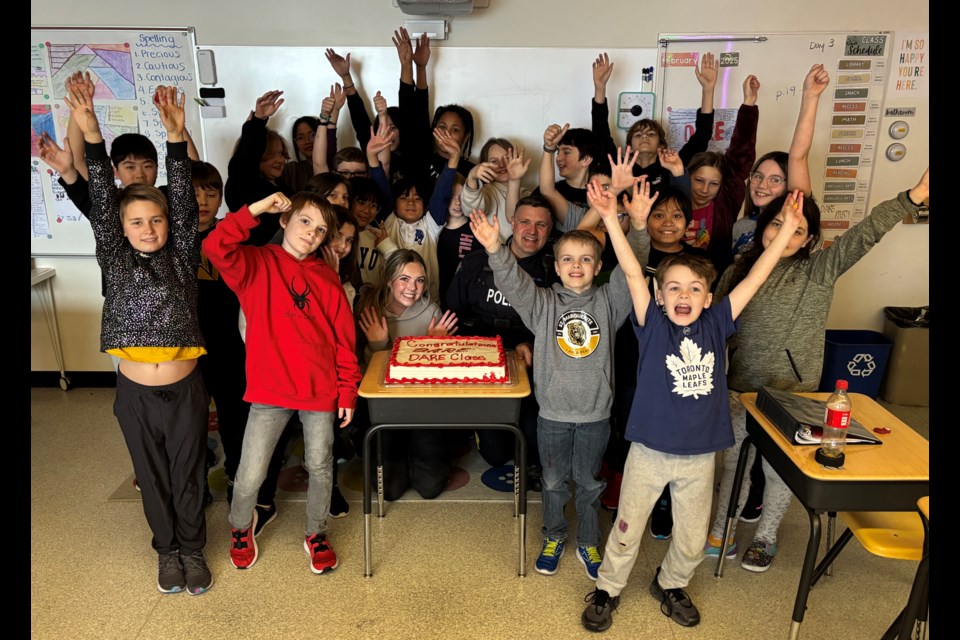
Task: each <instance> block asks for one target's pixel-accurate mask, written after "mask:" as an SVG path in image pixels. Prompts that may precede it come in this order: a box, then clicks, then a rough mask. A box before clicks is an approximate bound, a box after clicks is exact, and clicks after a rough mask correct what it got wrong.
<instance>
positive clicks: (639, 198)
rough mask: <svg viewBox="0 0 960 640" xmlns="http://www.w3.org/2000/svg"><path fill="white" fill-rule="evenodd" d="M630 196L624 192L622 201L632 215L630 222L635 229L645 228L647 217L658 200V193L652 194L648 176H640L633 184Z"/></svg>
mask: <svg viewBox="0 0 960 640" xmlns="http://www.w3.org/2000/svg"><path fill="white" fill-rule="evenodd" d="M630 195H631V197H630V198H628V197H627V194H623V197H622V199H621V201H622V202H623V208H624V209H626V211H627V215H628V216H630V224H631V225H632V226H633V228H634V229H643V228H645V227H646V226H647V217H648V216H649V215H650V211H652V210H653V203H654V202H656V201H657V193H656V192H653V195H651V194H650V183H649V182H647V176H640V179H639V180H638V181H637V182H636V183H635V184H634V185H633V191H632V193H631V194H630Z"/></svg>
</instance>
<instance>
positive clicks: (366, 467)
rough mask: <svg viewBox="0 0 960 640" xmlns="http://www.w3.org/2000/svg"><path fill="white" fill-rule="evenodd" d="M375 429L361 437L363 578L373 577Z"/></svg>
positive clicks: (369, 430) (372, 428)
mask: <svg viewBox="0 0 960 640" xmlns="http://www.w3.org/2000/svg"><path fill="white" fill-rule="evenodd" d="M375 431H376V428H375V427H371V428H370V429H368V430H367V433H366V434H364V436H363V577H364V578H369V577H371V576H373V572H372V571H371V570H370V565H371V562H370V546H371V545H370V511H371V509H370V507H371V504H370V503H371V502H372V500H371V498H370V492H371V487H370V471H371V468H370V440H371V439H372V437H373V435H374V432H375Z"/></svg>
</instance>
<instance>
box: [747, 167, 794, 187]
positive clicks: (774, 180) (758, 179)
mask: <svg viewBox="0 0 960 640" xmlns="http://www.w3.org/2000/svg"><path fill="white" fill-rule="evenodd" d="M764 180H766V181H767V182H769V183H770V184H772V185H773V186H775V187H779V186H780V185H782V184H783V183H784V182H786V181H787V179H786V178H784V177H783V176H765V175H763V174H762V173H760V172H759V171H754V172H753V173H751V174H750V182H752V183H753V184H763V181H764Z"/></svg>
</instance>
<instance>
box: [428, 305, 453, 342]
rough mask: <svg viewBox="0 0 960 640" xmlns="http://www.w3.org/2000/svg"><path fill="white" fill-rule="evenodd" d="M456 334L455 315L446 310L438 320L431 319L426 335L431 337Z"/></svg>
mask: <svg viewBox="0 0 960 640" xmlns="http://www.w3.org/2000/svg"><path fill="white" fill-rule="evenodd" d="M456 332H457V314H455V313H454V312H453V311H450V310H447V311H445V312H444V313H443V315H442V316H440V318H431V319H430V325H429V326H428V327H427V335H428V336H431V337H442V336H452V335H453V334H455V333H456Z"/></svg>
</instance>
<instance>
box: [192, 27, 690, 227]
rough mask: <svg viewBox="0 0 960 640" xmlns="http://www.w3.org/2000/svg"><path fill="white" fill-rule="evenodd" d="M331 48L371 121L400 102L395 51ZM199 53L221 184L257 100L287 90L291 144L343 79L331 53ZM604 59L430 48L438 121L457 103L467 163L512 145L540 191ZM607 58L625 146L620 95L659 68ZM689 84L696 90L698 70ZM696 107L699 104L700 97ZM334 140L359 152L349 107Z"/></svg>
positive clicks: (642, 56) (286, 49) (615, 53)
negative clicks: (465, 129)
mask: <svg viewBox="0 0 960 640" xmlns="http://www.w3.org/2000/svg"><path fill="white" fill-rule="evenodd" d="M333 48H334V50H335V51H336V52H337V53H338V54H340V55H343V56H346V55H347V53H350V58H351V66H352V75H353V80H354V82H355V84H356V86H357V90H358V91H359V92H360V94H361V96H362V97H363V98H364V101H365V103H366V105H367V110H368V113H370V114H371V115H372V113H373V105H372V99H373V96H374V95H375V94H376V93H377V91H381V92H382V94H383V95H384V96H385V97H386V99H387V102H388V104H389V105H391V106H395V105H396V104H397V91H398V88H399V82H400V63H399V61H398V59H397V51H396V49H395V48H394V47H393V46H389V47H370V46H366V47H341V46H335V47H333ZM201 49H208V50H210V51H212V52H213V58H214V63H215V67H216V75H217V82H216V86H217V87H219V88H222V89H223V90H224V92H225V99H224V102H225V105H226V114H225V117H220V118H204V123H203V124H204V131H205V137H204V142H205V145H206V147H205V156H204V157H205V159H206V160H207V161H208V162H211V163H213V164H214V165H215V166H216V167H217V168H218V169H220V172H221V173H222V174H223V175H224V178H226V174H227V163H228V162H229V160H230V155H231V153H232V151H233V148H234V145H235V144H236V142H237V139H238V138H239V136H240V128H241V127H242V126H243V123H244V121H245V120H246V118H247V116H248V115H249V113H250V111H251V110H252V109H253V107H254V105H255V103H256V100H257V98H258V97H259V96H260V95H262V94H263V93H265V92H266V91H269V90H271V89H278V90H281V91H283V92H284V95H283V98H284V103H283V105H281V107H280V110H279V111H278V112H277V113H276V114H275V115H274V116H273V117H271V118H270V121H269V123H268V126H269V127H270V128H271V129H274V130H275V131H277V132H278V133H280V134H281V135H282V136H283V137H284V138H285V139H286V140H287V144H288V145H289V144H292V141H291V127H292V126H293V122H294V121H295V120H296V119H297V118H299V117H300V116H303V115H316V114H318V113H319V112H320V103H321V101H322V100H323V98H324V97H326V96H327V95H329V93H330V87H331V85H332V84H333V83H335V82H339V80H340V79H339V76H337V74H336V73H334V71H333V69H332V68H331V67H330V63H329V62H328V61H327V59H326V58H325V57H324V51H325V50H326V45H323V46H311V47H290V46H210V47H204V46H201ZM600 51H603V49H586V48H559V47H558V48H539V47H526V48H523V47H516V48H510V47H489V48H488V47H448V46H445V45H444V44H442V43H432V55H431V59H430V64H429V66H428V73H429V82H428V84H429V90H430V102H431V104H430V109H431V112H430V113H431V116H432V113H433V111H432V110H433V109H435V108H436V107H438V106H440V105H444V104H450V103H456V104H460V105H462V106H464V107H466V108H468V109H469V110H470V111H471V112H472V113H473V117H474V128H475V136H474V143H473V154H472V157H471V158H470V159H471V160H473V161H474V162H476V161H477V160H478V157H477V156H478V154H479V151H480V147H482V146H483V143H484V141H486V140H487V138H490V137H500V138H506V139H508V140H510V141H511V142H512V143H514V144H520V145H523V146H524V147H525V148H526V150H527V157H532V158H533V162H532V163H531V167H530V170H529V171H528V173H527V176H526V178H525V181H524V186H528V187H530V188H533V187H535V186H536V176H537V169H536V167H537V163H538V162H539V159H540V154H541V147H542V145H543V131H544V129H545V128H546V127H547V126H548V125H550V124H552V123H559V124H561V125H562V124H564V123H570V126H571V127H585V128H587V129H589V128H590V104H591V100H592V98H593V71H592V65H593V61H594V59H595V58H596V57H597V54H598V53H599V52H600ZM606 51H607V53H608V54H609V56H610V59H611V61H613V62H614V64H615V66H614V71H613V76H612V77H611V79H610V82H609V84H608V85H607V101H608V103H609V105H610V112H611V115H610V127H611V131H612V133H613V135H614V138H615V139H616V140H617V141H618V142H619V143H622V141H623V134H624V132H623V131H621V130H619V129H618V128H617V125H616V122H617V120H616V112H617V106H616V105H617V99H618V96H619V95H620V93H621V92H624V91H651V90H652V84H649V86H647V84H645V82H644V80H643V76H644V74H643V69H644V68H652V67H653V66H654V64H655V58H656V49H655V48H631V49H626V48H624V49H606ZM689 83H692V84H694V85H696V86H698V87H699V85H697V83H696V79H695V78H694V77H693V72H692V71H691V72H690V78H689V80H688V84H689ZM204 86H213V85H212V84H211V85H204ZM692 104H693V105H699V104H700V97H699V94H698V95H697V97H696V100H695V101H694V102H693V103H692ZM401 135H402V134H401ZM337 138H338V145H339V146H340V147H344V146H355V145H356V144H357V140H356V135H355V133H354V131H353V127H352V125H351V123H350V115H349V109H348V107H344V108H343V110H342V111H341V113H340V120H339V126H338V129H337ZM291 155H293V154H292V149H291ZM221 213H225V211H223V210H222V211H221Z"/></svg>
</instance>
